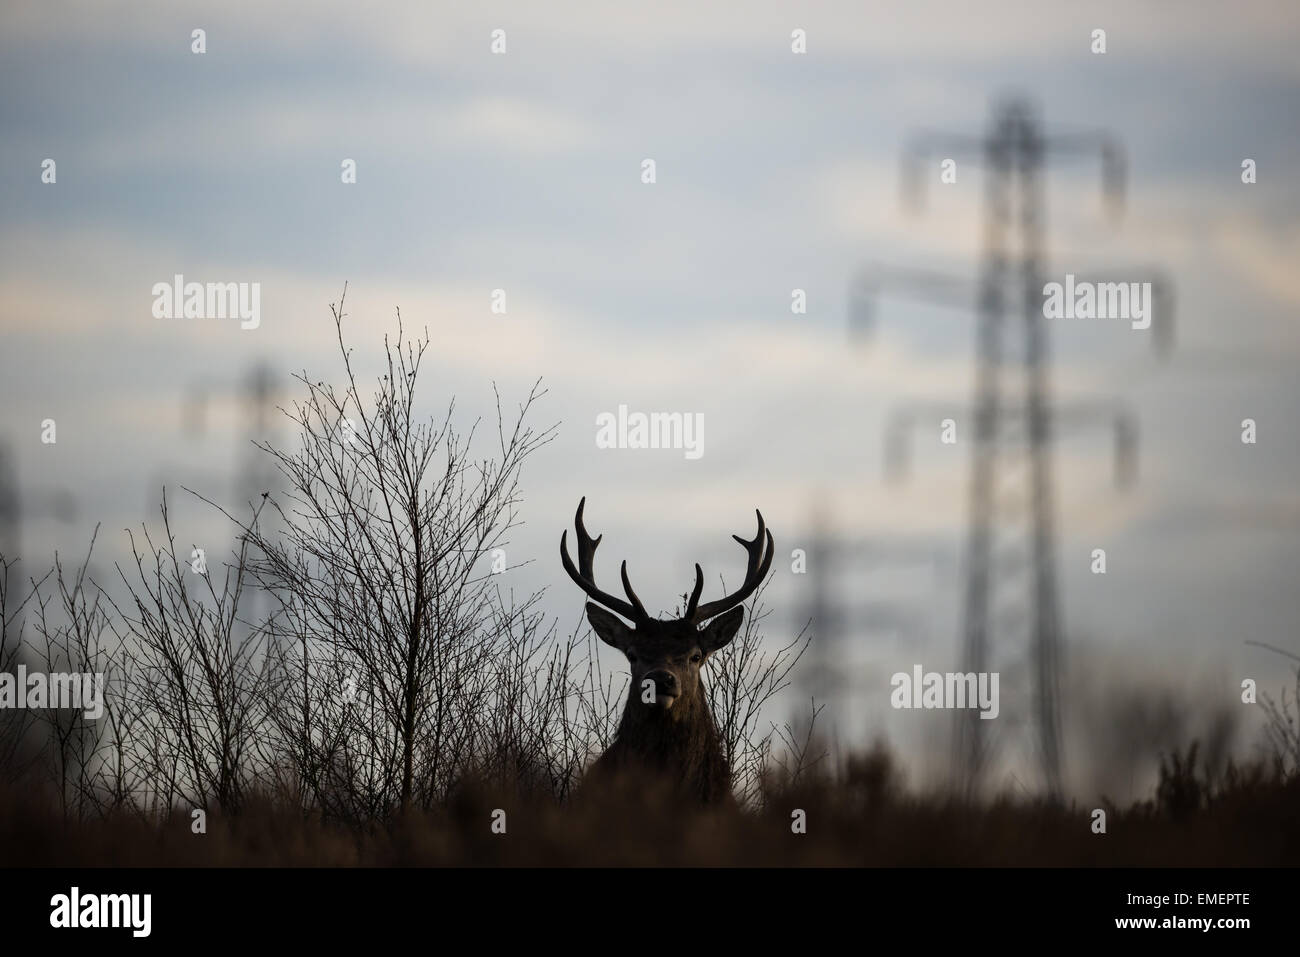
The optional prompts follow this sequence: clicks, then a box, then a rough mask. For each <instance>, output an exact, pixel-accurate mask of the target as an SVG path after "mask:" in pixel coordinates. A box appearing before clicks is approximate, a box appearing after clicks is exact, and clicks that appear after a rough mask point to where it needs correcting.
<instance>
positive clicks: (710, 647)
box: [700, 605, 745, 656]
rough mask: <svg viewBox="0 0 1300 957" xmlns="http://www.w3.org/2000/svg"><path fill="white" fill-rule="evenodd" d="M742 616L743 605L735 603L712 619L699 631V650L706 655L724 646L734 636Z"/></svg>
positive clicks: (743, 612) (743, 614) (743, 613)
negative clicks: (723, 613)
mask: <svg viewBox="0 0 1300 957" xmlns="http://www.w3.org/2000/svg"><path fill="white" fill-rule="evenodd" d="M744 618H745V606H744V605H737V606H736V607H735V608H733V609H731V611H729V612H727V613H726V614H725V615H719V616H718V617H717V618H715V619H713V620H712V621H711V622H709V623H708V624H707V625H705V626H704V630H703V631H701V632H700V650H701V651H703V652H704V654H705V655H706V656H708V655H711V654H713V653H714V652H715V651H717V650H718V649H719V648H722V647H724V646H725V645H726V644H727V643H728V642H730V641H731V639H732V638H735V637H736V632H738V631H739V630H740V623H741V622H742V621H743V620H744Z"/></svg>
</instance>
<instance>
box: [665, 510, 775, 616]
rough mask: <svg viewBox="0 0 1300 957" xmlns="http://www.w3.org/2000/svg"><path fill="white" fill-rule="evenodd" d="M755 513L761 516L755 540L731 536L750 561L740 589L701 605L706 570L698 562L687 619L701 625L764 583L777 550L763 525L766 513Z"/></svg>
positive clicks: (687, 607) (687, 609) (731, 606)
mask: <svg viewBox="0 0 1300 957" xmlns="http://www.w3.org/2000/svg"><path fill="white" fill-rule="evenodd" d="M754 514H755V515H757V516H758V534H757V535H756V536H754V540H753V541H752V542H750V541H746V540H745V539H743V538H741V537H740V536H739V535H732V536H731V537H732V538H734V539H735V540H736V541H738V542H739V543H740V544H741V546H742V547H743V548H744V549H745V551H746V552H748V553H749V564H748V565H747V566H746V568H745V582H744V584H743V585H741V586H740V589H739V590H738V591H734V592H732V593H731V594H730V595H728V596H727V597H726V598H721V599H719V600H718V601H711V602H709V603H708V604H707V605H699V600H700V592H702V591H703V590H704V572H703V571H701V569H700V566H699V565H696V566H695V591H693V592H692V593H691V600H690V604H688V605H687V606H686V615H685V618H686V620H687V621H689V622H692V623H694V624H699V623H700V622H702V621H707V620H708V619H710V618H713V617H715V616H717V615H720V614H722V613H723V612H724V611H726V610H727V609H729V608H734V607H735V606H736V605H739V604H740V603H741V602H742V601H744V600H745V599H746V598H748V597H749V596H750V595H752V594H753V593H754V591H755V590H756V589H757V588H758V586H759V585H761V584H762V583H763V579H764V578H766V577H767V572H768V569H770V568H771V567H772V556H773V555H774V554H776V550H775V547H774V546H773V544H772V533H771V532H770V531H768V530H767V526H766V525H765V524H763V513H762V512H760V511H758V510H757V509H755V510H754ZM764 536H766V541H764ZM765 544H766V546H767V547H766V552H767V556H766V557H764V555H763V553H764V545H765ZM697 605H698V607H697Z"/></svg>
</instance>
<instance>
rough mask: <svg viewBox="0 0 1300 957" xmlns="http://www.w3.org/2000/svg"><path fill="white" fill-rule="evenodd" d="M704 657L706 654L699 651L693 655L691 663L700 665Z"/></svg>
mask: <svg viewBox="0 0 1300 957" xmlns="http://www.w3.org/2000/svg"><path fill="white" fill-rule="evenodd" d="M703 658H704V656H703V655H702V654H700V653H699V652H698V651H697V652H695V654H693V655H691V664H693V665H698V664H699V663H700V661H701V660H702V659H703Z"/></svg>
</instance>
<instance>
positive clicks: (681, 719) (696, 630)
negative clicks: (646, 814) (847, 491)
mask: <svg viewBox="0 0 1300 957" xmlns="http://www.w3.org/2000/svg"><path fill="white" fill-rule="evenodd" d="M586 503H587V500H586V498H583V499H582V501H580V502H579V503H578V512H577V515H576V516H575V526H576V529H577V533H578V565H577V567H576V568H575V567H574V565H573V559H571V558H570V557H569V549H568V545H567V542H566V539H567V537H568V532H567V531H566V532H565V533H564V534H563V535H561V536H560V558H561V560H562V561H563V562H564V570H565V571H567V572H568V573H569V577H570V578H572V579H573V580H574V581H575V582H577V583H578V585H579V586H580V587H581V588H582V590H583V591H584V592H586V593H587V595H588V596H590V597H591V598H592V599H594V601H591V602H588V603H587V620H588V621H590V622H591V627H592V628H593V629H595V631H596V634H597V635H599V636H600V638H601V640H602V641H604V642H605V643H606V644H608V645H613V646H614V647H615V648H617V649H618V650H619V651H621V652H623V654H624V655H626V656H627V661H628V664H629V665H630V666H631V669H632V683H631V686H630V688H629V690H628V696H627V704H626V705H625V707H624V708H623V718H622V720H621V721H620V722H619V725H618V732H617V734H616V736H615V740H614V743H613V744H612V745H610V747H609V749H608V750H606V751H605V753H604V754H602V755H601V756H600V758H599V760H597V761H596V763H595V764H594V765H593V766H592V769H591V775H592V776H593V777H606V776H608V775H610V774H611V772H613V773H620V772H627V771H632V772H648V773H650V774H652V775H654V776H655V777H657V778H659V779H661V780H666V781H667V782H669V785H670V787H672V788H674V789H677V790H679V793H681V794H682V796H683V797H686V798H688V799H691V800H699V801H704V802H715V801H725V800H727V799H728V798H729V797H730V795H731V768H730V766H729V765H728V763H727V759H726V756H725V755H724V754H723V751H722V745H721V743H720V739H719V737H718V728H717V725H716V724H715V723H714V721H713V713H712V712H711V711H710V710H709V702H708V698H707V696H706V694H705V691H704V683H703V681H702V680H701V679H700V666H701V665H703V664H704V662H705V661H707V660H708V658H709V656H710V655H712V654H713V653H714V652H715V651H717V650H718V649H719V648H721V647H723V646H724V645H726V644H727V643H728V642H729V641H731V639H732V638H734V637H735V636H736V632H737V631H739V629H740V623H741V621H742V619H743V618H744V616H745V609H744V608H743V607H742V606H741V603H742V602H743V601H744V600H745V599H746V598H748V597H749V596H750V595H752V594H753V593H754V591H755V590H756V589H757V588H758V586H759V585H760V584H762V582H763V579H764V578H766V577H767V572H768V569H770V568H771V567H772V555H773V546H772V533H771V532H770V531H767V528H766V526H765V525H764V524H763V515H762V513H761V512H756V514H757V515H758V535H757V536H755V538H754V540H753V541H746V540H745V539H743V538H741V537H740V536H739V535H733V536H732V537H733V538H735V539H736V541H738V542H739V543H740V544H741V545H742V546H744V548H745V551H746V552H748V553H749V565H748V567H747V568H746V570H745V581H744V583H743V584H742V585H741V586H740V588H739V589H738V590H737V591H734V592H732V593H731V594H730V595H727V596H726V597H725V598H721V599H719V600H717V601H711V602H708V603H706V604H703V605H701V604H700V603H699V602H700V592H701V591H703V589H704V572H703V571H701V570H700V566H699V565H698V564H697V565H696V566H695V590H694V591H693V592H692V593H691V597H690V601H689V603H688V604H687V606H686V612H685V614H684V615H682V617H681V618H675V619H670V620H667V621H664V620H660V619H656V618H651V617H650V615H649V614H647V613H646V610H645V606H644V605H642V604H641V600H640V599H639V598H637V595H636V592H635V591H633V590H632V583H631V582H630V581H629V580H628V576H627V562H626V561H625V562H623V567H622V578H623V591H624V592H626V594H627V598H628V600H627V601H623V600H622V599H621V598H616V597H614V596H613V595H611V594H609V593H607V592H604V591H601V590H600V588H599V587H597V585H596V577H595V572H594V571H593V569H592V558H593V557H594V556H595V554H596V546H597V545H599V544H600V540H601V538H603V537H604V536H599V537H597V538H592V537H591V536H590V535H588V534H587V529H586V528H585V527H584V526H583V523H582V509H583V507H584V506H585V505H586ZM597 603H599V604H597ZM602 605H603V606H604V607H603V608H602V607H601V606H602ZM606 609H609V611H606ZM611 611H613V612H617V613H618V614H619V615H622V616H623V617H624V618H626V619H628V620H629V621H631V622H632V624H631V626H629V625H627V624H624V623H623V622H622V621H621V620H620V619H619V618H617V617H615V616H614V615H612V614H610V612H611ZM704 622H707V624H704V626H703V627H700V626H701V624H702V623H704Z"/></svg>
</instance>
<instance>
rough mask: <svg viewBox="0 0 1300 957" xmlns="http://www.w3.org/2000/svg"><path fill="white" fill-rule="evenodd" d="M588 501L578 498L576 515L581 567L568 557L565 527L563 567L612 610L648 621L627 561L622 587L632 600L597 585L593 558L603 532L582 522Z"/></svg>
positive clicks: (587, 590)
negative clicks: (594, 533) (590, 532)
mask: <svg viewBox="0 0 1300 957" xmlns="http://www.w3.org/2000/svg"><path fill="white" fill-rule="evenodd" d="M586 504H587V497H586V496H585V495H584V496H583V497H582V500H581V501H580V502H578V513H577V515H576V516H574V526H575V528H576V530H577V532H578V567H577V568H574V567H573V559H571V558H570V557H569V546H568V542H567V539H568V536H569V533H568V532H567V531H566V532H564V533H563V534H562V535H561V536H560V560H561V561H563V562H564V570H565V571H566V572H568V573H569V577H570V578H572V579H573V580H574V581H575V582H577V583H578V587H580V588H581V589H582V590H583V591H585V592H586V593H587V594H588V595H590V596H591V597H592V598H594V599H595V600H596V601H598V602H600V604H602V605H604V606H605V607H606V608H608V609H609V610H610V611H616V612H618V613H619V614H620V615H622V616H623V617H624V618H629V619H631V620H632V621H634V622H641V621H646V620H647V619H649V617H650V616H649V615H648V614H646V610H645V606H644V605H642V604H641V599H639V598H637V597H636V592H635V591H633V590H632V583H631V582H630V581H628V577H627V562H623V568H622V578H623V591H625V592H627V597H628V598H629V599H630V600H631V604H628V603H627V602H625V601H623V600H622V599H621V598H615V597H614V596H613V595H611V594H609V593H608V592H603V591H601V590H600V589H599V588H597V587H596V576H595V573H594V572H593V570H592V564H591V563H592V559H593V558H594V557H595V555H596V546H597V545H599V544H600V540H601V539H602V538H604V537H605V536H604V535H598V536H596V537H595V538H592V537H591V536H590V535H588V534H587V528H586V526H584V525H583V524H582V509H583V507H584V506H585V505H586Z"/></svg>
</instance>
